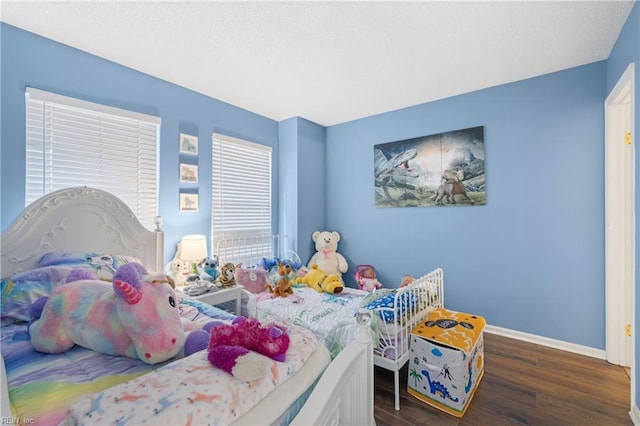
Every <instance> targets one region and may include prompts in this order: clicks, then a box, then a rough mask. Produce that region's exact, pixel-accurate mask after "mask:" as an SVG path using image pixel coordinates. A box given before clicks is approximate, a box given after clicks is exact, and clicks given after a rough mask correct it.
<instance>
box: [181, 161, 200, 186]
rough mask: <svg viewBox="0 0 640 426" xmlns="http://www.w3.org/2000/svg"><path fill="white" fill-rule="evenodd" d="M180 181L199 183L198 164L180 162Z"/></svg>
mask: <svg viewBox="0 0 640 426" xmlns="http://www.w3.org/2000/svg"><path fill="white" fill-rule="evenodd" d="M180 182H188V183H198V166H195V165H193V164H184V163H180Z"/></svg>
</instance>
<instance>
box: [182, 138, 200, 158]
mask: <svg viewBox="0 0 640 426" xmlns="http://www.w3.org/2000/svg"><path fill="white" fill-rule="evenodd" d="M180 153H181V154H193V155H198V137H197V136H191V135H187V134H186V133H180Z"/></svg>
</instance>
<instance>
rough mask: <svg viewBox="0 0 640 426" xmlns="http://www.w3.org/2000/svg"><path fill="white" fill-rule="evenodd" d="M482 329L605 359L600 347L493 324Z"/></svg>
mask: <svg viewBox="0 0 640 426" xmlns="http://www.w3.org/2000/svg"><path fill="white" fill-rule="evenodd" d="M484 331H486V332H487V333H491V334H497V335H498V336H504V337H509V338H511V339H516V340H522V341H524V342H529V343H535V344H536V345H542V346H547V347H550V348H554V349H560V350H562V351H567V352H573V353H576V354H579V355H586V356H589V357H592V358H598V359H605V352H604V351H603V350H602V349H596V348H592V347H589V346H583V345H577V344H575V343H570V342H565V341H563V340H556V339H551V338H549V337H544V336H538V335H536V334H529V333H524V332H522V331H516V330H511V329H508V328H502V327H498V326H495V325H489V324H487V326H486V327H485V328H484Z"/></svg>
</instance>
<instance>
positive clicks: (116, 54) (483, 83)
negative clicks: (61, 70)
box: [0, 0, 633, 126]
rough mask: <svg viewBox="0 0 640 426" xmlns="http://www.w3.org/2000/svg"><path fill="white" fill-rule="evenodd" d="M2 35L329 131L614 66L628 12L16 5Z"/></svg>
mask: <svg viewBox="0 0 640 426" xmlns="http://www.w3.org/2000/svg"><path fill="white" fill-rule="evenodd" d="M0 3H1V6H0V7H1V9H0V19H1V20H2V21H4V22H6V23H8V24H11V25H14V26H16V27H19V28H23V29H25V30H27V31H31V32H34V33H36V34H40V35H43V36H45V37H47V38H50V39H53V40H56V41H59V42H61V43H64V44H67V45H70V46H73V47H75V48H78V49H81V50H84V51H86V52H89V53H92V54H94V55H97V56H100V57H103V58H106V59H109V60H111V61H114V62H117V63H119V64H122V65H125V66H127V67H130V68H133V69H136V70H139V71H142V72H144V73H147V74H150V75H152V76H155V77H158V78H160V79H163V80H166V81H169V82H172V83H175V84H178V85H180V86H183V87H186V88H189V89H192V90H194V91H196V92H200V93H203V94H205V95H208V96H211V97H213V98H216V99H219V100H222V101H225V102H228V103H230V104H233V105H236V106H239V107H241V108H244V109H247V110H249V111H253V112H256V113H258V114H261V115H264V116H266V117H269V118H272V119H274V120H277V121H280V120H284V119H287V118H290V117H294V116H300V117H303V118H306V119H308V120H311V121H313V122H316V123H318V124H321V125H325V126H328V125H333V124H338V123H342V122H346V121H350V120H354V119H357V118H361V117H366V116H369V115H373V114H378V113H382V112H387V111H391V110H395V109H399V108H403V107H407V106H411V105H417V104H420V103H424V102H428V101H433V100H436V99H442V98H446V97H450V96H454V95H458V94H462V93H467V92H471V91H474V90H478V89H483V88H487V87H491V86H496V85H499V84H503V83H508V82H513V81H517V80H522V79H525V78H529V77H534V76H537V75H541V74H546V73H549V72H554V71H559V70H563V69H567V68H571V67H574V66H578V65H583V64H587V63H591V62H595V61H599V60H603V59H606V58H607V57H608V56H609V53H610V52H611V48H612V47H613V44H614V42H615V40H616V39H617V37H618V34H619V33H620V29H621V28H622V25H623V24H624V22H625V20H626V19H627V17H628V15H629V12H630V11H631V8H632V6H633V1H582V2H574V1H553V2H541V1H511V2H506V1H499V2H484V1H482V2H481V1H456V2H443V1H413V2H395V1H394V2H380V1H353V2H302V1H295V2H294V1H288V2H276V1H262V2H245V1H226V2H220V1H189V2H187V1H169V2H157V1H153V2H152V1H142V2H131V1H108V2H91V1H39V2H30V1H12V0H0Z"/></svg>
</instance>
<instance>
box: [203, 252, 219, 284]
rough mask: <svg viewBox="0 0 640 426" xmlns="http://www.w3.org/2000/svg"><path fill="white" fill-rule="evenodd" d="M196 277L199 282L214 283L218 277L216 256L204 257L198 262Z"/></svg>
mask: <svg viewBox="0 0 640 426" xmlns="http://www.w3.org/2000/svg"><path fill="white" fill-rule="evenodd" d="M198 275H199V276H200V279H201V280H206V281H215V280H217V279H218V277H219V276H220V262H219V261H218V256H215V255H214V256H213V257H205V258H204V259H202V260H201V261H200V262H198Z"/></svg>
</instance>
